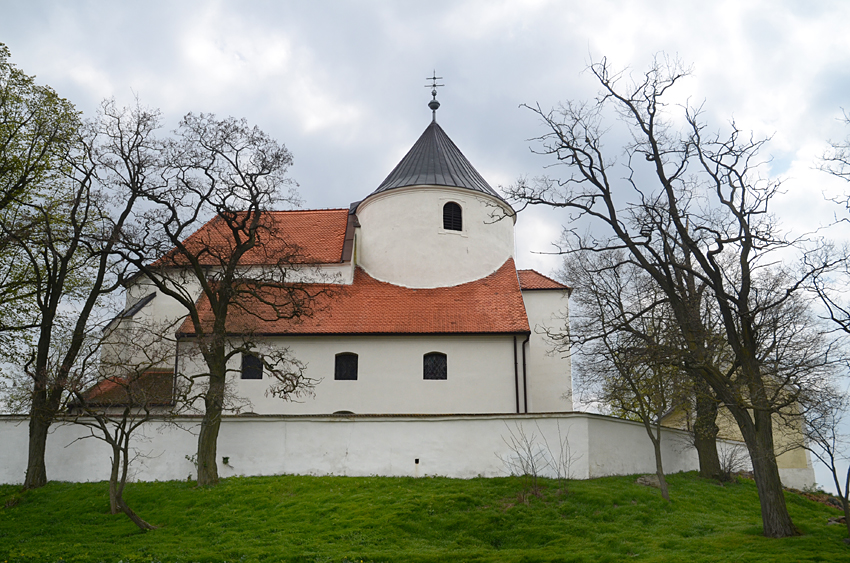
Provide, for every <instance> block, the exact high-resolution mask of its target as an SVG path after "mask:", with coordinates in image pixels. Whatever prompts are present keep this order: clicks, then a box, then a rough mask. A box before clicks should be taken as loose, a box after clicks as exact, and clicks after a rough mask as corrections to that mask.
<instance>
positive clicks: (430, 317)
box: [179, 259, 529, 336]
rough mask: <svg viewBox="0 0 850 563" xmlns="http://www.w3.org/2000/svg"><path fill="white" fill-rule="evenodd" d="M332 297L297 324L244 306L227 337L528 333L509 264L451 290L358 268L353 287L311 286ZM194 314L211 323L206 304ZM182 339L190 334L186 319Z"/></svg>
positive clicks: (264, 309)
mask: <svg viewBox="0 0 850 563" xmlns="http://www.w3.org/2000/svg"><path fill="white" fill-rule="evenodd" d="M308 287H311V288H312V289H313V290H316V291H317V290H319V289H325V288H326V289H328V290H330V291H332V292H334V293H333V294H332V295H321V296H319V298H317V303H316V307H315V308H314V311H315V312H314V314H313V315H312V316H309V317H304V318H301V319H297V320H290V319H282V320H261V319H263V318H264V319H271V318H273V315H272V314H271V308H270V307H268V306H264V305H263V304H260V303H246V304H245V306H244V309H246V310H248V311H251V313H247V312H245V311H244V310H243V307H238V308H236V307H235V308H233V309H232V310H231V311H230V312H228V317H227V319H228V322H227V328H228V332H229V333H231V334H245V333H253V334H258V335H267V336H268V335H283V334H292V335H296V334H300V335H307V334H352V335H353V334H464V333H465V334H486V333H493V334H504V333H522V332H529V326H528V318H527V316H526V313H525V306H524V304H523V301H522V293H521V291H520V287H519V282H518V280H517V274H516V269H515V266H514V261H513V259H509V260H508V261H507V262H505V263H504V264H503V265H502V267H501V268H499V269H498V270H497V271H496V272H494V273H492V274H490V275H489V276H487V277H485V278H482V279H480V280H476V281H473V282H469V283H465V284H461V285H456V286H453V287H440V288H433V289H412V288H407V287H401V286H398V285H393V284H389V283H386V282H381V281H378V280H376V279H375V278H373V277H371V276H369V275H368V274H367V273H365V272H364V271H363V270H361V269H360V268H357V269H356V270H355V273H354V282H353V283H352V284H351V285H335V286H330V285H321V286H320V285H314V286H308ZM198 309H199V312H200V314H201V318H202V320H203V321H204V322H207V323H211V322H212V315H211V313H210V307H209V302H208V301H207V300H206V298H205V297H201V299H200V300H199V302H198ZM179 333H180V334H183V335H187V336H188V335H192V334H194V328H193V326H192V323H191V321H190V320H188V319H187V320H186V321H185V322H184V323H183V326H182V327H181V328H180V331H179Z"/></svg>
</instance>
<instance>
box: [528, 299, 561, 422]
mask: <svg viewBox="0 0 850 563" xmlns="http://www.w3.org/2000/svg"><path fill="white" fill-rule="evenodd" d="M522 300H523V302H524V303H525V311H526V314H527V316H528V324H529V326H530V327H531V336H530V337H529V341H528V344H526V346H527V349H526V365H527V377H528V411H529V412H567V411H571V410H573V403H572V374H571V370H570V358H569V355H568V353H567V352H566V351H564V350H557V349H556V346H558V344H559V343H556V342H554V341H553V340H552V339H551V338H550V337H549V335H548V334H547V330H548V331H549V332H550V333H552V334H564V335H566V334H567V332H568V328H567V322H568V319H569V310H568V307H569V294H568V293H567V292H566V291H553V290H526V291H523V292H522Z"/></svg>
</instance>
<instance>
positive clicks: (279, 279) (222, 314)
mask: <svg viewBox="0 0 850 563" xmlns="http://www.w3.org/2000/svg"><path fill="white" fill-rule="evenodd" d="M129 117H130V119H129V120H128V121H127V122H124V123H121V124H120V126H117V127H116V129H115V130H114V131H113V133H112V136H113V138H114V139H116V143H118V142H119V140H121V139H124V138H125V137H126V133H127V131H129V130H132V128H133V123H136V122H140V121H141V120H145V119H152V120H154V121H156V116H155V115H152V114H149V113H138V112H137V113H134V114H132V115H130V116H129ZM115 154H116V157H115V162H114V165H113V167H112V172H113V174H114V176H115V181H116V183H118V184H120V185H121V186H122V188H123V189H124V190H126V191H127V192H128V193H129V194H132V195H133V197H139V198H142V199H144V200H145V201H146V202H147V204H148V205H149V209H148V210H147V211H146V212H145V213H144V214H142V215H140V216H139V217H138V218H137V222H136V227H135V231H134V232H129V231H126V235H127V236H126V237H125V240H124V248H123V250H122V252H123V255H124V258H125V259H126V260H127V261H128V262H130V263H131V264H133V266H135V267H136V268H137V269H138V271H139V272H140V273H141V274H142V275H143V276H144V280H145V283H147V284H149V285H151V286H152V287H153V289H155V290H156V291H158V292H159V293H161V294H163V295H165V296H167V297H168V298H171V299H173V300H175V301H176V302H177V304H178V305H179V306H182V308H183V309H184V312H185V314H186V316H187V317H188V323H189V325H190V327H191V328H190V329H189V330H188V331H186V334H185V335H184V336H185V337H187V340H190V341H191V343H192V344H193V345H194V346H195V349H196V350H197V352H198V353H199V354H200V355H201V356H202V358H203V360H204V365H205V366H206V367H205V370H204V371H202V372H201V373H196V374H189V375H190V377H191V380H192V381H194V382H198V385H195V386H193V389H194V391H193V392H194V393H195V394H194V395H193V397H196V398H198V399H199V400H200V401H202V402H203V405H204V417H203V420H202V423H201V429H200V433H199V436H198V453H197V463H198V484H199V485H202V486H203V485H213V484H215V483H217V481H218V469H217V465H216V445H217V439H218V433H219V428H220V424H221V415H222V412H223V411H224V409H225V398H226V388H227V375H228V363H229V362H230V360H231V359H232V358H236V357H238V356H239V355H240V354H251V353H255V352H256V348H257V340H256V339H252V338H251V337H250V332H251V331H250V330H248V331H243V332H244V333H245V334H243V338H242V339H241V340H240V339H235V338H233V335H232V332H233V331H231V330H230V329H229V324H228V319H229V318H230V317H231V316H232V315H233V314H234V311H236V312H238V313H241V314H244V315H248V316H249V317H250V316H253V317H254V320H255V321H256V322H257V323H259V322H261V321H262V320H276V319H283V318H287V319H292V318H297V317H299V316H302V315H309V314H311V312H312V307H313V306H314V299H315V297H316V296H317V295H318V294H320V293H328V292H330V289H329V288H328V287H326V286H321V285H311V284H305V283H303V275H302V276H301V278H299V277H298V275H296V274H295V271H298V270H303V265H304V263H305V262H306V261H307V259H306V257H305V256H303V254H302V251H301V249H300V248H298V247H297V246H296V245H294V244H290V243H288V242H287V238H288V233H284V232H280V231H279V230H278V228H277V226H276V224H275V221H274V218H273V215H272V214H271V213H270V212H269V211H270V209H272V208H274V207H277V206H281V205H287V206H295V205H297V204H298V203H299V200H298V198H297V195H296V193H295V191H294V187H293V186H294V184H293V182H292V181H291V180H290V179H289V178H288V177H287V176H286V172H287V169H288V167H289V165H290V164H291V162H292V156H291V154H290V153H289V151H288V150H287V149H286V148H285V147H284V146H282V145H280V144H278V143H277V142H276V141H274V140H272V139H271V138H270V137H268V135H266V134H265V133H263V132H262V131H260V130H259V129H257V128H256V127H249V126H248V125H247V123H246V122H245V121H244V120H243V121H240V120H236V119H233V118H229V119H223V120H218V119H216V118H215V117H214V116H211V115H203V114H202V115H193V114H189V115H187V116H186V117H185V118H184V119H183V120H182V121H181V123H180V126H179V127H178V129H177V131H176V132H175V135H174V137H173V138H171V139H169V140H167V141H165V142H163V143H162V145H161V146H157V145H155V144H154V143H150V146H149V147H145V148H144V150H141V151H140V150H136V149H135V147H133V146H130V145H126V144H121V145H120V146H119V147H118V150H117V151H116V152H115ZM152 166H153V167H154V168H152ZM154 172H155V173H154ZM207 219H209V222H208V223H207V224H206V225H204V223H205V221H206V220H207ZM202 225H204V226H203V228H200V227H201V226H202ZM299 279H301V282H299ZM259 310H262V311H263V313H262V318H260V315H259V314H258V313H257V311H259ZM286 352H287V351H286V350H278V351H277V352H276V353H272V354H269V355H266V356H265V357H264V358H263V361H264V363H265V367H266V368H267V369H268V373H269V375H270V376H271V377H272V378H273V379H274V380H275V381H276V384H275V385H274V386H273V387H272V389H271V393H272V394H275V395H276V396H278V397H281V398H283V399H288V398H290V397H292V396H294V395H296V394H298V393H301V392H304V391H309V389H310V388H311V387H312V385H313V383H314V382H313V381H312V380H310V379H309V378H306V377H304V376H303V370H302V369H299V364H297V362H295V361H293V358H291V356H290V355H288V354H287V353H286Z"/></svg>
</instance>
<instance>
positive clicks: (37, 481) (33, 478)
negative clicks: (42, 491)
mask: <svg viewBox="0 0 850 563" xmlns="http://www.w3.org/2000/svg"><path fill="white" fill-rule="evenodd" d="M47 403H48V400H47V392H46V391H36V392H34V393H33V397H32V407H31V411H30V431H29V454H28V458H27V473H26V477H25V479H24V489H36V488H38V487H43V486H44V485H46V484H47V469H46V468H45V465H44V454H45V451H46V449H47V431H48V430H49V429H50V424H51V422H53V413H51V412H50V408H49V406H48V404H47Z"/></svg>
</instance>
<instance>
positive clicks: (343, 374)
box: [334, 352, 357, 381]
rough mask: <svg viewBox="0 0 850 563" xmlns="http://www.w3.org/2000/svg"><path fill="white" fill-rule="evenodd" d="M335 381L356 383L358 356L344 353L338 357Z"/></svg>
mask: <svg viewBox="0 0 850 563" xmlns="http://www.w3.org/2000/svg"><path fill="white" fill-rule="evenodd" d="M334 379H343V380H349V381H355V380H356V379H357V354H352V353H351V352H343V353H342V354H337V355H336V361H335V363H334Z"/></svg>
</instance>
